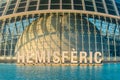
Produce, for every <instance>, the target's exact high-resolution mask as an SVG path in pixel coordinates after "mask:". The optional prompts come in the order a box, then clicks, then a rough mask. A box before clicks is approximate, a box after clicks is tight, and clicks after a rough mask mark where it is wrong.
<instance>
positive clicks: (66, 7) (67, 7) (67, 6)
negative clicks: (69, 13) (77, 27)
mask: <svg viewBox="0 0 120 80" xmlns="http://www.w3.org/2000/svg"><path fill="white" fill-rule="evenodd" d="M62 9H71V5H62Z"/></svg>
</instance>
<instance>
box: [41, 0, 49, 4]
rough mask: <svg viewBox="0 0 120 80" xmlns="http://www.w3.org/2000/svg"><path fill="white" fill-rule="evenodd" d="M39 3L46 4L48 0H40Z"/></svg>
mask: <svg viewBox="0 0 120 80" xmlns="http://www.w3.org/2000/svg"><path fill="white" fill-rule="evenodd" d="M40 4H48V0H40Z"/></svg>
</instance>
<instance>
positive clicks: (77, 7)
mask: <svg viewBox="0 0 120 80" xmlns="http://www.w3.org/2000/svg"><path fill="white" fill-rule="evenodd" d="M74 9H76V10H82V9H83V7H82V6H79V5H74Z"/></svg>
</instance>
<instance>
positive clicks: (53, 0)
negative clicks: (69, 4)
mask: <svg viewBox="0 0 120 80" xmlns="http://www.w3.org/2000/svg"><path fill="white" fill-rule="evenodd" d="M52 3H60V0H51V4H52Z"/></svg>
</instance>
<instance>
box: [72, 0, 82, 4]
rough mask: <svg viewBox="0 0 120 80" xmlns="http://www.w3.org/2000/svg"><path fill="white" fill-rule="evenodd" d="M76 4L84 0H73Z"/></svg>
mask: <svg viewBox="0 0 120 80" xmlns="http://www.w3.org/2000/svg"><path fill="white" fill-rule="evenodd" d="M73 3H74V4H82V0H73Z"/></svg>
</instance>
